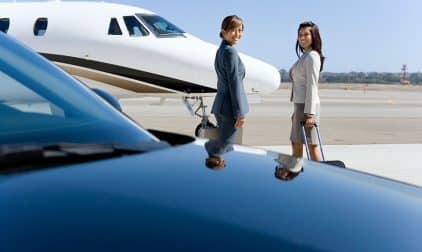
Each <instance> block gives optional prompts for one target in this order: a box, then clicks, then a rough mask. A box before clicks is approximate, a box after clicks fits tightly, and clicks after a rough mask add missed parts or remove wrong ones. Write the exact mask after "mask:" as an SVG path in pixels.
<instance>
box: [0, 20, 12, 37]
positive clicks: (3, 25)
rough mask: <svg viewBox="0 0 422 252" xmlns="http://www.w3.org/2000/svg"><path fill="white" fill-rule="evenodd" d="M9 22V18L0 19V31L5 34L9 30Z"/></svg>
mask: <svg viewBox="0 0 422 252" xmlns="http://www.w3.org/2000/svg"><path fill="white" fill-rule="evenodd" d="M9 25H10V20H9V18H0V31H1V32H4V33H7V31H8V30H9Z"/></svg>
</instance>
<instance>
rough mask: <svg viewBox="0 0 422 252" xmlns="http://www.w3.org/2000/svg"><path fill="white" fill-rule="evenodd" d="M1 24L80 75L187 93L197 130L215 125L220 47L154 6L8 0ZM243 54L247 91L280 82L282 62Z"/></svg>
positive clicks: (0, 10) (165, 93)
mask: <svg viewBox="0 0 422 252" xmlns="http://www.w3.org/2000/svg"><path fill="white" fill-rule="evenodd" d="M0 30H1V31H2V32H4V33H7V34H9V35H10V36H12V37H15V38H17V39H18V40H20V41H22V42H24V43H25V44H27V45H29V46H30V47H32V48H33V49H35V50H36V51H37V52H39V53H40V54H42V55H43V56H45V57H46V58H48V59H49V60H51V61H53V62H55V63H56V64H57V65H58V66H59V67H61V68H62V69H64V70H65V71H67V72H68V73H70V74H72V75H74V76H79V77H84V78H87V79H91V80H95V81H100V82H102V83H106V84H109V85H113V86H117V87H120V88H123V89H127V90H131V91H134V92H138V93H144V94H145V93H147V94H149V95H157V94H158V95H159V96H160V97H169V96H172V97H174V96H180V97H181V98H182V99H183V101H184V102H185V104H186V105H187V108H188V109H189V110H190V112H191V113H192V114H193V115H197V116H199V117H201V118H202V120H201V123H200V124H199V125H198V127H197V128H196V130H195V132H196V134H198V129H199V127H201V126H204V127H206V126H209V125H211V124H210V123H209V121H208V116H207V111H206V107H207V105H206V104H205V103H204V99H203V97H206V96H213V93H215V92H216V83H217V78H216V74H215V70H214V58H215V53H216V50H217V48H218V47H217V46H216V45H214V44H211V43H208V42H205V41H203V40H201V39H199V38H197V37H195V36H194V35H192V34H189V33H187V32H185V31H184V30H182V29H181V28H179V27H177V26H176V25H174V24H172V23H171V22H169V21H167V20H166V19H165V18H163V17H161V16H159V15H157V14H156V13H154V12H152V11H149V10H145V9H142V8H138V7H133V6H128V5H122V4H115V3H105V2H60V1H59V2H23V3H16V2H6V3H0ZM240 57H241V59H242V61H243V63H244V64H245V67H246V77H245V80H244V85H245V91H246V92H247V93H248V94H250V95H260V94H263V93H269V92H272V91H274V90H276V89H277V88H278V87H279V84H280V75H279V73H278V71H277V69H276V68H275V67H273V66H271V65H269V64H267V63H265V62H263V61H260V60H258V59H256V58H253V57H250V56H248V55H245V54H242V53H241V54H240ZM196 106H197V107H196ZM194 107H196V108H194Z"/></svg>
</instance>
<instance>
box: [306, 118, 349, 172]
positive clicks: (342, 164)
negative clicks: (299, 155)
mask: <svg viewBox="0 0 422 252" xmlns="http://www.w3.org/2000/svg"><path fill="white" fill-rule="evenodd" d="M301 126H302V136H303V141H304V143H305V147H306V155H307V156H308V159H311V158H310V154H309V145H308V139H307V138H306V131H305V123H304V122H302V123H301ZM314 127H315V129H316V132H317V136H318V143H319V149H320V150H321V156H322V160H323V161H320V162H321V163H325V164H329V165H334V166H338V167H342V168H346V165H345V164H344V162H343V161H341V160H325V156H324V150H323V149H322V141H321V135H320V134H319V129H318V125H317V124H314Z"/></svg>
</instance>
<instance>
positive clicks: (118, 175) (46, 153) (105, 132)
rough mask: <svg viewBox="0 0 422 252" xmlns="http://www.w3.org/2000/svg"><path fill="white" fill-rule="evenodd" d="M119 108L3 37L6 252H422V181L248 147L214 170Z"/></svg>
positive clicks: (0, 184) (0, 239) (190, 145)
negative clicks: (396, 178)
mask: <svg viewBox="0 0 422 252" xmlns="http://www.w3.org/2000/svg"><path fill="white" fill-rule="evenodd" d="M100 94H101V93H100ZM105 96H106V95H103V96H102V97H105ZM109 101H110V100H109ZM116 107H117V105H115V106H112V105H110V103H109V102H107V101H106V100H104V99H103V98H101V97H100V96H99V95H97V93H95V92H93V91H92V90H91V89H89V88H88V87H86V86H84V85H83V84H81V83H79V82H78V81H76V80H75V79H74V78H73V77H71V76H69V75H68V74H66V73H64V72H63V71H62V70H60V69H58V68H57V67H55V66H54V65H52V64H51V63H49V62H48V61H47V60H45V59H44V58H42V57H41V56H39V55H37V54H35V53H34V52H33V51H31V50H29V49H27V48H26V47H24V46H22V45H20V44H19V43H17V42H16V41H14V40H13V39H11V38H9V37H7V36H6V35H4V34H1V33H0V251H1V252H7V251H223V250H227V251H272V250H275V251H422V241H421V238H420V236H421V234H422V191H421V188H418V187H414V186H410V185H406V184H402V183H398V182H395V181H391V180H387V179H383V178H379V177H375V176H370V175H367V174H364V173H359V172H355V171H351V170H348V169H342V168H338V167H334V166H329V165H324V164H320V163H315V162H310V161H306V160H302V159H296V158H293V157H290V156H287V155H283V154H279V153H274V152H267V151H263V150H257V149H252V148H246V147H240V146H236V148H235V150H234V151H232V152H230V153H227V155H226V156H225V160H226V166H225V167H220V168H219V169H218V170H214V169H211V168H208V167H206V166H205V159H206V157H207V154H206V151H205V150H204V147H203V141H202V140H197V139H194V138H191V137H188V136H183V135H178V134H171V133H166V132H160V131H154V130H145V129H143V128H142V127H140V126H139V125H138V124H137V123H135V122H133V121H132V120H131V119H130V118H128V117H127V116H125V115H124V114H123V113H121V112H120V111H118V110H117V109H116ZM397 169H400V167H397Z"/></svg>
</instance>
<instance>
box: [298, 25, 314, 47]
mask: <svg viewBox="0 0 422 252" xmlns="http://www.w3.org/2000/svg"><path fill="white" fill-rule="evenodd" d="M311 29H312V27H303V28H301V29H300V30H299V34H298V36H297V40H298V41H299V45H300V46H301V47H302V48H303V49H304V50H308V49H310V48H311V45H312V33H311Z"/></svg>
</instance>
